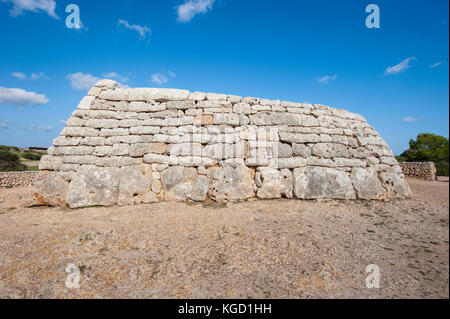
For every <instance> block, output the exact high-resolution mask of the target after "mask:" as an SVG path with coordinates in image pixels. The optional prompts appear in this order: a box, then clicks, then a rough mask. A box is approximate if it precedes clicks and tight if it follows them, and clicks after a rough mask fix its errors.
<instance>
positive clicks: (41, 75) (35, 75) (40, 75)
mask: <svg viewBox="0 0 450 319" xmlns="http://www.w3.org/2000/svg"><path fill="white" fill-rule="evenodd" d="M31 78H32V79H33V80H39V79H41V78H42V79H45V80H50V78H49V77H48V76H47V75H45V73H43V72H39V73H32V74H31Z"/></svg>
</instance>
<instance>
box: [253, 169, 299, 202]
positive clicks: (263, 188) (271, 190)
mask: <svg viewBox="0 0 450 319" xmlns="http://www.w3.org/2000/svg"><path fill="white" fill-rule="evenodd" d="M255 180H256V183H257V186H258V187H259V188H258V192H257V194H256V195H257V197H258V198H262V199H272V198H281V197H282V196H284V197H286V198H292V191H293V188H294V179H293V177H292V173H291V171H290V170H288V169H283V170H281V171H279V170H277V169H273V168H260V169H258V172H257V173H256V176H255ZM258 184H259V185H258Z"/></svg>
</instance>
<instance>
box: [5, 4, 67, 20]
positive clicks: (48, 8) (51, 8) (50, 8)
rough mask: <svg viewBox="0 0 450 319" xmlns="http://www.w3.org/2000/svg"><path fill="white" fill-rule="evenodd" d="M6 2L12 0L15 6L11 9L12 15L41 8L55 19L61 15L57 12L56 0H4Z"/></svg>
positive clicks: (15, 15)
mask: <svg viewBox="0 0 450 319" xmlns="http://www.w3.org/2000/svg"><path fill="white" fill-rule="evenodd" d="M3 1H4V2H11V3H12V4H13V5H14V6H13V8H12V9H11V10H10V11H9V14H10V15H11V16H12V17H17V16H19V15H21V14H22V13H23V11H32V12H37V11H39V10H41V11H44V12H47V14H48V15H49V16H51V17H53V18H55V19H59V17H58V16H57V15H56V13H55V8H56V2H55V1H54V0H3Z"/></svg>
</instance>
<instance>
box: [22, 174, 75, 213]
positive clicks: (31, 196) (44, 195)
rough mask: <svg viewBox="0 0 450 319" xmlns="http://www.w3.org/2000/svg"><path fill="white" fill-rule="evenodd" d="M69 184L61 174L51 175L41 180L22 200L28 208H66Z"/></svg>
mask: <svg viewBox="0 0 450 319" xmlns="http://www.w3.org/2000/svg"><path fill="white" fill-rule="evenodd" d="M67 189H68V183H67V181H66V180H65V179H64V178H63V177H61V176H60V174H59V173H56V172H55V173H50V174H48V175H47V176H45V178H44V179H42V180H39V181H38V182H36V184H35V185H34V186H33V187H32V188H31V189H30V190H28V191H26V193H25V195H24V196H23V198H22V203H23V204H24V205H25V206H26V207H33V206H56V207H63V208H64V207H66V195H67Z"/></svg>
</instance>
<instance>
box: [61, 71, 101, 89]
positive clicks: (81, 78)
mask: <svg viewBox="0 0 450 319" xmlns="http://www.w3.org/2000/svg"><path fill="white" fill-rule="evenodd" d="M66 79H68V80H70V82H71V85H72V88H73V89H75V90H89V89H91V88H92V87H93V86H94V85H95V83H97V82H98V81H99V80H100V78H98V77H96V76H93V75H92V74H85V73H81V72H77V73H73V74H69V75H68V76H67V77H66Z"/></svg>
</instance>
